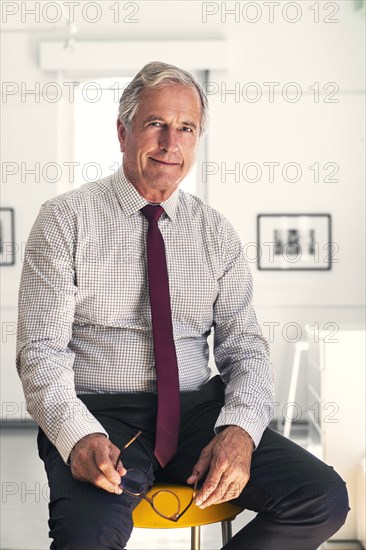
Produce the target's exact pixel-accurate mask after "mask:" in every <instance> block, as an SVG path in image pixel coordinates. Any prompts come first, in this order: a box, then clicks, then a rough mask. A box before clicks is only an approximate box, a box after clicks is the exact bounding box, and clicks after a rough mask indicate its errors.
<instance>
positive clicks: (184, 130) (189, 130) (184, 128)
mask: <svg viewBox="0 0 366 550" xmlns="http://www.w3.org/2000/svg"><path fill="white" fill-rule="evenodd" d="M182 130H183V132H187V133H192V132H193V130H192V128H190V127H189V126H183V128H182Z"/></svg>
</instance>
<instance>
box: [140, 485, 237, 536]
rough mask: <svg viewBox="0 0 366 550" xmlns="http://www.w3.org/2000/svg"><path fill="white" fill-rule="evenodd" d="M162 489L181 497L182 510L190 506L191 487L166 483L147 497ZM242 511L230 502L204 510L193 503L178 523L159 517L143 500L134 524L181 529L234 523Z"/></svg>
mask: <svg viewBox="0 0 366 550" xmlns="http://www.w3.org/2000/svg"><path fill="white" fill-rule="evenodd" d="M162 489H165V490H169V491H172V492H173V493H175V494H176V495H177V496H178V497H179V500H180V502H181V508H182V509H183V508H184V507H185V506H186V505H187V504H188V502H189V501H190V499H191V497H192V488H191V487H185V486H184V485H173V484H165V483H164V484H163V483H159V484H156V485H154V486H153V487H152V488H151V489H150V491H149V493H147V495H148V496H151V495H153V494H154V493H156V492H157V491H160V490H162ZM241 511H242V508H239V507H238V506H235V505H234V504H230V503H229V502H224V503H222V504H213V505H212V506H208V507H207V508H204V509H203V510H201V508H198V506H196V505H195V504H194V503H193V504H192V505H191V507H190V508H189V509H188V510H187V511H186V513H185V514H184V515H183V516H182V517H181V518H179V520H178V521H177V522H174V521H169V520H168V519H165V518H162V517H161V516H159V515H158V514H157V513H156V512H154V510H153V509H152V507H151V506H150V504H149V503H148V502H146V500H143V499H142V500H141V502H140V503H139V504H138V505H137V506H136V508H135V509H134V511H133V522H134V526H135V527H142V528H146V529H177V528H179V527H195V526H200V525H208V524H210V523H216V522H219V521H220V522H221V521H232V520H233V519H235V517H236V516H237V514H239V513H240V512H241Z"/></svg>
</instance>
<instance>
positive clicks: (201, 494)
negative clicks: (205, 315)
mask: <svg viewBox="0 0 366 550" xmlns="http://www.w3.org/2000/svg"><path fill="white" fill-rule="evenodd" d="M223 473H224V470H223V469H221V468H218V467H217V466H215V465H214V464H213V463H212V464H211V467H210V470H209V472H208V475H207V478H206V480H205V482H204V484H203V485H202V487H201V489H200V490H199V491H198V493H197V495H196V498H195V504H196V505H197V506H201V505H202V503H204V502H205V501H206V500H207V499H208V498H209V497H210V495H211V494H212V493H213V492H214V491H216V488H217V486H218V485H219V483H220V480H221V476H222V475H223Z"/></svg>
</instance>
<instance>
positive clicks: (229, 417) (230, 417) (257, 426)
mask: <svg viewBox="0 0 366 550" xmlns="http://www.w3.org/2000/svg"><path fill="white" fill-rule="evenodd" d="M227 426H239V427H240V428H243V430H245V431H246V432H247V433H248V434H249V435H250V437H251V438H252V440H253V443H254V449H256V448H257V447H258V445H259V443H260V440H261V439H262V435H263V432H264V430H265V429H266V428H265V426H263V423H262V422H261V421H260V420H256V421H252V422H250V421H245V420H241V419H240V417H239V418H238V414H237V413H234V412H233V413H229V414H228V413H227V412H225V413H224V414H223V415H221V414H220V415H219V416H218V418H217V421H216V424H215V426H214V430H215V434H218V433H219V432H220V431H222V429H223V428H226V427H227Z"/></svg>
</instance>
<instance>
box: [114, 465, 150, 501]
mask: <svg viewBox="0 0 366 550" xmlns="http://www.w3.org/2000/svg"><path fill="white" fill-rule="evenodd" d="M147 487H148V482H147V478H146V476H145V474H144V473H143V472H141V471H140V470H136V469H134V468H131V469H130V470H127V473H126V474H125V475H124V476H122V477H121V488H122V489H123V490H124V491H126V492H127V493H130V494H132V495H136V496H138V495H141V494H142V493H144V492H145V491H146V490H147Z"/></svg>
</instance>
